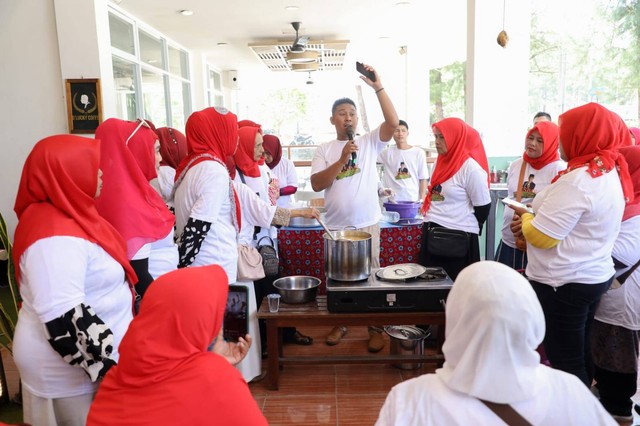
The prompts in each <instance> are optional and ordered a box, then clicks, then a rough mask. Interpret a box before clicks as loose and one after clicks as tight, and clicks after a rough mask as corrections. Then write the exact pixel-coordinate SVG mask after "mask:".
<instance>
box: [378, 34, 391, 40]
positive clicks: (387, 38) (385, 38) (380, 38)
mask: <svg viewBox="0 0 640 426" xmlns="http://www.w3.org/2000/svg"><path fill="white" fill-rule="evenodd" d="M390 38H391V37H389V36H386V35H385V36H380V37H378V40H389V39H390Z"/></svg>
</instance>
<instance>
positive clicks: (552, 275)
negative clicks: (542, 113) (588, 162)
mask: <svg viewBox="0 0 640 426" xmlns="http://www.w3.org/2000/svg"><path fill="white" fill-rule="evenodd" d="M567 200H570V202H568V201H567ZM532 207H533V210H534V211H535V212H536V214H535V217H534V218H533V221H532V225H533V226H534V227H535V228H536V229H538V230H539V231H540V232H542V233H544V234H546V235H548V236H549V237H551V238H554V239H556V240H560V243H559V244H558V245H556V246H555V247H553V248H550V249H541V248H537V247H534V246H532V245H531V244H528V245H527V256H528V258H529V263H528V264H527V270H526V273H527V276H528V277H529V278H530V279H532V280H534V281H537V282H540V283H544V284H548V285H550V286H553V287H558V286H561V285H563V284H566V283H582V284H597V283H602V282H605V281H607V280H608V279H609V278H611V277H612V276H613V274H614V268H613V261H612V260H611V250H612V249H613V243H614V242H615V239H616V236H617V235H618V231H619V230H620V220H621V219H622V212H623V210H624V196H623V193H622V188H621V186H620V177H619V176H618V172H617V171H616V170H615V169H613V170H611V171H610V172H609V173H606V174H604V175H602V176H600V177H598V178H597V179H594V178H592V177H591V176H590V175H589V174H588V173H586V168H584V167H580V168H577V169H575V170H572V171H570V172H568V173H566V174H564V175H562V176H561V177H560V178H559V179H558V180H557V181H556V182H554V183H553V184H552V185H550V186H548V187H547V188H546V189H545V190H543V191H541V192H539V193H538V194H537V195H536V197H535V198H534V200H533V204H532ZM569 265H570V267H568V266H569Z"/></svg>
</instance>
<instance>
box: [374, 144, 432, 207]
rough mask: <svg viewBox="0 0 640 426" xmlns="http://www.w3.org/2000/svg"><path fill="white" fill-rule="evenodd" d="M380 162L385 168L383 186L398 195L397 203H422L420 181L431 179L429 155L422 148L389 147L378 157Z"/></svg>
mask: <svg viewBox="0 0 640 426" xmlns="http://www.w3.org/2000/svg"><path fill="white" fill-rule="evenodd" d="M378 162H380V163H382V166H383V167H384V173H383V174H382V185H383V186H384V187H385V188H390V189H392V190H393V191H394V192H395V193H396V196H395V199H396V201H422V200H419V198H420V181H421V180H426V179H427V178H428V177H429V171H428V169H427V155H426V154H425V152H424V151H423V150H422V149H421V148H418V147H416V146H412V147H410V148H409V149H398V147H397V146H396V145H393V146H389V148H387V149H385V150H383V151H382V152H381V153H380V155H378Z"/></svg>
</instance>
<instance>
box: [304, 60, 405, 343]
mask: <svg viewBox="0 0 640 426" xmlns="http://www.w3.org/2000/svg"><path fill="white" fill-rule="evenodd" d="M365 68H366V69H367V70H369V71H370V72H373V73H374V76H375V80H371V79H369V78H368V77H365V76H361V77H360V78H361V79H362V81H364V82H365V83H366V84H367V85H368V86H370V87H371V88H373V89H374V90H375V94H376V96H377V98H378V101H379V102H380V107H381V109H382V114H383V116H384V122H383V123H382V124H381V125H380V126H378V127H377V128H376V129H374V130H373V131H371V132H369V133H366V134H364V135H362V136H358V137H356V138H355V140H351V139H352V138H353V133H354V132H355V129H356V128H357V126H358V113H357V111H356V105H355V103H354V102H353V101H352V100H351V99H348V98H342V99H338V100H337V101H335V102H334V104H333V107H332V110H331V114H332V115H331V118H330V121H331V124H333V125H334V126H335V128H336V140H333V141H331V142H328V143H325V144H322V145H320V146H319V147H318V149H317V151H316V153H315V155H314V157H313V161H312V162H311V186H312V188H313V190H314V191H316V192H319V191H323V190H324V194H325V195H324V199H325V206H326V208H327V213H326V218H325V220H326V223H327V225H328V226H329V227H330V228H334V229H340V228H344V227H345V226H354V227H356V228H357V229H358V230H361V231H364V232H368V233H369V234H371V269H372V270H376V269H378V268H379V267H380V226H379V225H378V221H379V220H380V218H381V212H380V206H379V204H378V176H377V171H376V159H377V158H378V154H379V153H380V152H381V151H382V150H383V149H384V148H385V146H386V142H388V141H389V140H390V139H391V137H392V136H393V132H394V131H395V130H396V128H397V127H398V114H397V113H396V110H395V108H394V106H393V103H392V102H391V99H389V96H388V95H387V92H386V91H385V90H384V87H383V86H382V82H381V81H380V76H379V75H378V73H377V72H376V71H375V69H374V68H373V67H371V66H368V65H365ZM346 332H347V328H346V327H334V329H333V330H332V331H331V333H330V334H329V336H327V344H329V345H335V344H337V343H338V342H339V341H340V339H341V338H342V336H344V334H345V333H346ZM369 334H370V336H371V338H370V340H369V350H370V351H372V352H378V351H379V350H381V349H382V348H383V347H384V339H383V338H382V335H381V330H379V329H378V330H376V331H373V330H370V333H369Z"/></svg>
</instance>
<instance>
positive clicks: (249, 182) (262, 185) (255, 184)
mask: <svg viewBox="0 0 640 426" xmlns="http://www.w3.org/2000/svg"><path fill="white" fill-rule="evenodd" d="M259 169H260V176H259V177H250V176H246V175H245V176H243V177H244V184H245V185H246V186H248V187H249V189H250V190H251V191H252V192H253V193H254V194H256V195H257V196H258V197H259V198H260V199H261V200H262V201H264V202H265V203H267V204H268V205H271V200H269V181H270V180H271V169H269V167H268V166H267V165H266V164H263V165H261V166H259ZM234 181H235V183H237V184H242V183H243V182H242V178H241V177H240V171H238V170H237V171H236V177H235V179H234ZM241 206H242V204H241ZM242 209H243V211H244V207H242ZM245 225H247V226H248V227H250V228H253V227H254V226H260V225H259V224H258V223H252V221H251V220H249V219H247V220H245V221H243V223H242V228H243V229H245ZM260 228H261V229H260V232H259V233H258V234H257V235H256V239H255V240H252V241H253V245H256V243H257V242H258V240H260V238H262V237H265V236H267V237H271V239H275V238H276V236H277V230H276V228H275V227H271V225H269V226H267V227H264V226H260ZM240 232H241V233H242V230H241V231H240ZM245 233H248V231H247V230H246V229H245ZM252 237H253V229H251V238H252ZM274 244H275V241H274Z"/></svg>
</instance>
